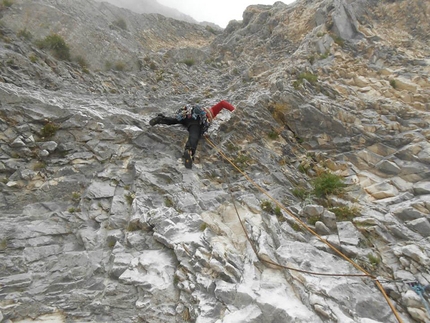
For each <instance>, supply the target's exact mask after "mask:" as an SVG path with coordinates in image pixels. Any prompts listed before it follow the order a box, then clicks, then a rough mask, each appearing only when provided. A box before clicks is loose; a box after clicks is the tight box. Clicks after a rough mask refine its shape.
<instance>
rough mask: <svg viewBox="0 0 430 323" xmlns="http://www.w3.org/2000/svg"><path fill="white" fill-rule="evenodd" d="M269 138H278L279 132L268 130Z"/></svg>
mask: <svg viewBox="0 0 430 323" xmlns="http://www.w3.org/2000/svg"><path fill="white" fill-rule="evenodd" d="M267 136H268V137H269V138H270V139H272V140H275V139H278V138H279V133H278V132H277V131H275V130H272V131H271V132H269V134H268V135H267Z"/></svg>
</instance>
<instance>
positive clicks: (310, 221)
mask: <svg viewBox="0 0 430 323" xmlns="http://www.w3.org/2000/svg"><path fill="white" fill-rule="evenodd" d="M306 220H307V221H308V224H311V225H315V223H317V221H319V220H321V216H319V215H311V216H309V217H308V218H307V219H306Z"/></svg>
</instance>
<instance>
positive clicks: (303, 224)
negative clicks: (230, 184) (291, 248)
mask: <svg viewBox="0 0 430 323" xmlns="http://www.w3.org/2000/svg"><path fill="white" fill-rule="evenodd" d="M205 139H206V141H207V142H208V144H209V145H210V146H211V147H212V148H213V149H215V150H216V151H217V152H218V153H219V154H220V155H221V157H222V158H223V159H224V160H225V161H227V162H228V163H230V164H231V165H232V166H233V168H235V169H236V170H237V171H238V172H239V173H240V174H242V175H243V176H244V177H245V178H246V179H247V180H248V182H250V183H251V184H252V185H253V186H255V187H256V188H257V189H258V190H259V191H260V192H261V193H263V194H264V195H266V196H267V197H268V198H269V199H270V200H272V201H273V202H274V203H275V204H276V205H277V206H278V207H279V208H280V209H282V210H284V211H285V212H286V213H287V214H288V215H290V216H291V217H292V218H293V219H294V220H295V221H296V222H297V223H299V224H300V225H301V226H302V227H304V228H305V229H306V230H307V231H309V232H310V233H311V234H313V235H314V236H315V237H317V238H318V239H319V240H320V241H321V242H323V243H324V244H326V245H327V246H328V247H329V248H330V249H332V250H333V251H334V252H335V253H336V254H338V255H339V256H340V257H341V258H343V259H344V260H346V261H348V262H349V263H350V264H351V265H352V266H354V267H355V268H356V269H357V270H359V271H361V272H363V274H327V273H315V272H308V271H305V270H300V269H295V268H291V267H287V266H284V265H281V264H277V263H275V262H272V261H269V260H265V259H262V258H261V257H260V256H259V255H258V251H257V249H256V247H255V246H254V244H253V243H252V241H251V239H250V238H249V235H248V233H247V231H246V228H245V226H244V225H243V222H242V220H241V218H240V215H239V212H238V210H237V208H236V204H235V203H234V199H233V196H232V194H231V196H232V200H233V205H234V208H235V210H236V214H237V216H238V218H239V221H240V223H241V226H242V229H243V230H244V232H245V235H246V238H247V239H248V241H249V243H250V244H251V247H252V249H253V251H254V253H255V254H256V256H257V258H258V259H259V260H260V261H262V262H265V263H268V264H271V265H274V266H277V267H280V268H284V269H288V270H294V271H297V272H302V273H308V274H312V275H321V276H355V277H357V276H359V277H367V278H370V279H372V280H373V281H374V283H375V285H376V286H377V287H378V289H379V290H380V292H381V294H382V295H383V297H384V298H385V301H386V302H387V304H388V305H389V306H390V308H391V311H392V312H393V314H394V316H395V317H396V319H397V321H398V322H399V323H403V320H402V319H401V317H400V315H399V313H398V312H397V310H396V309H395V307H394V306H393V304H392V303H391V301H390V299H389V298H388V295H387V293H386V292H385V290H384V288H383V286H382V284H381V283H380V282H379V280H378V279H377V278H376V277H375V276H373V275H371V274H370V273H368V272H367V271H366V270H365V269H364V268H362V267H361V266H359V265H358V264H357V263H355V262H354V261H353V260H352V259H350V258H348V257H347V256H346V255H345V254H343V253H342V252H341V251H339V250H338V249H337V248H335V247H334V246H333V245H331V244H330V243H329V242H328V241H327V240H326V239H324V238H322V237H321V236H320V235H319V234H318V233H316V232H315V231H314V230H312V229H311V228H310V227H309V226H308V225H306V224H305V223H304V222H303V221H301V220H300V219H299V218H298V217H297V216H295V215H294V214H293V213H292V212H291V211H290V210H288V209H287V208H286V207H284V206H283V205H282V204H281V203H279V202H278V201H277V200H276V199H275V198H273V197H272V196H271V195H270V194H269V193H268V192H267V191H266V190H264V189H263V188H262V187H261V186H260V185H258V184H257V183H256V182H254V181H253V180H252V179H251V178H250V177H249V176H248V175H247V174H246V173H245V172H243V171H242V170H241V169H240V168H239V167H237V166H236V165H235V164H234V162H233V161H232V160H231V159H229V158H228V157H227V156H226V155H225V154H224V153H223V152H222V151H221V149H220V148H218V146H217V145H215V144H214V143H213V142H212V141H211V140H210V139H209V138H208V137H207V136H206V137H205ZM230 193H231V190H230Z"/></svg>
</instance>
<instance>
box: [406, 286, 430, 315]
mask: <svg viewBox="0 0 430 323" xmlns="http://www.w3.org/2000/svg"><path fill="white" fill-rule="evenodd" d="M407 284H408V285H409V287H411V288H412V289H413V291H414V292H415V293H417V294H418V295H419V296H420V297H421V301H422V302H423V304H424V306H425V308H426V309H427V312H428V314H429V316H430V307H429V304H428V303H427V301H426V299H425V298H424V295H423V292H424V291H425V289H426V288H427V287H428V286H427V287H424V286H422V285H421V284H420V283H418V282H412V283H407Z"/></svg>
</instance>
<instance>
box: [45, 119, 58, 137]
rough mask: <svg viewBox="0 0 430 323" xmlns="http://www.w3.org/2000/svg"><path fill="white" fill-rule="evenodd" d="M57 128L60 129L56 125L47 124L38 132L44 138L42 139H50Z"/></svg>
mask: <svg viewBox="0 0 430 323" xmlns="http://www.w3.org/2000/svg"><path fill="white" fill-rule="evenodd" d="M59 128H60V127H59V126H58V125H56V124H55V123H52V122H48V123H47V124H45V125H44V126H43V128H42V129H41V131H40V132H41V134H42V137H44V138H51V137H53V136H54V135H55V134H56V133H57V130H58V129H59Z"/></svg>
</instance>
